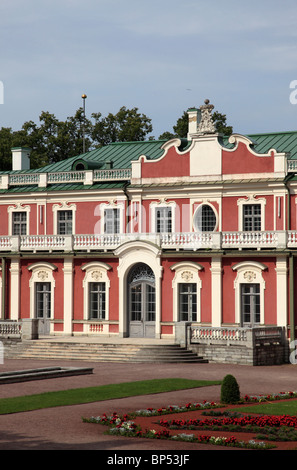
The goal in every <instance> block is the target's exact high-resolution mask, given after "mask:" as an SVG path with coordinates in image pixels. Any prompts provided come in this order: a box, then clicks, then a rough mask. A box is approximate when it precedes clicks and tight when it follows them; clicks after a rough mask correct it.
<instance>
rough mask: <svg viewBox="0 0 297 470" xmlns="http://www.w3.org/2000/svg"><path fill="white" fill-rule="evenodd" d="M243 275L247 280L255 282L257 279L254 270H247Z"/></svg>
mask: <svg viewBox="0 0 297 470" xmlns="http://www.w3.org/2000/svg"><path fill="white" fill-rule="evenodd" d="M243 277H244V279H245V280H246V281H247V282H253V281H254V279H256V273H254V271H246V272H245V273H244V275H243Z"/></svg>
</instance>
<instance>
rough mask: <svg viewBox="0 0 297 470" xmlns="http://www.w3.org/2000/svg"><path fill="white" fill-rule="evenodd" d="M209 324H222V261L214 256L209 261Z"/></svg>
mask: <svg viewBox="0 0 297 470" xmlns="http://www.w3.org/2000/svg"><path fill="white" fill-rule="evenodd" d="M210 270H211V324H212V326H213V327H220V326H221V324H222V259H221V257H220V256H215V257H213V258H212V260H211V269H210Z"/></svg>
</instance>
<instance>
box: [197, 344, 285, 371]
mask: <svg viewBox="0 0 297 470" xmlns="http://www.w3.org/2000/svg"><path fill="white" fill-rule="evenodd" d="M188 349H190V350H191V351H193V352H195V353H196V354H198V355H199V356H202V357H203V358H204V359H207V360H208V361H209V362H215V363H225V364H242V365H251V366H271V365H280V364H285V363H288V362H289V350H288V345H286V344H285V345H284V344H261V345H258V346H254V347H253V348H248V347H247V346H239V345H226V344H189V345H188Z"/></svg>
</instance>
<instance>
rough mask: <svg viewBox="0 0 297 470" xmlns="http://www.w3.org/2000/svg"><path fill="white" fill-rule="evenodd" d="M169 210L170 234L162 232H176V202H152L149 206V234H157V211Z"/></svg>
mask: <svg viewBox="0 0 297 470" xmlns="http://www.w3.org/2000/svg"><path fill="white" fill-rule="evenodd" d="M163 208H169V209H171V232H164V233H174V232H175V230H176V227H175V210H176V202H174V201H171V202H163V201H162V202H152V203H151V204H150V216H151V217H150V219H151V225H150V227H151V230H150V231H151V233H157V215H156V211H157V209H163Z"/></svg>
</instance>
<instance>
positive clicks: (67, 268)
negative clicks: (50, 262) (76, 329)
mask: <svg viewBox="0 0 297 470" xmlns="http://www.w3.org/2000/svg"><path fill="white" fill-rule="evenodd" d="M63 271H64V333H65V334H66V335H71V334H72V319H73V264H72V258H65V259H64V268H63Z"/></svg>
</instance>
